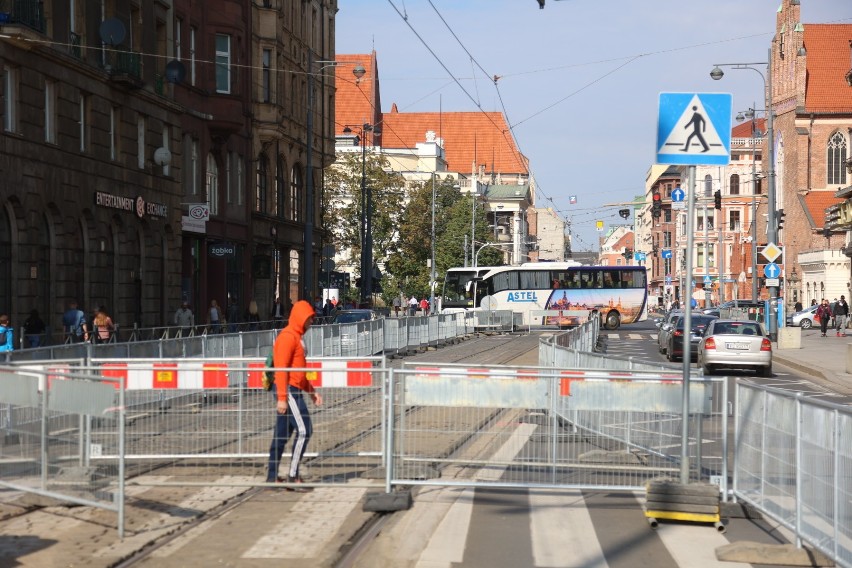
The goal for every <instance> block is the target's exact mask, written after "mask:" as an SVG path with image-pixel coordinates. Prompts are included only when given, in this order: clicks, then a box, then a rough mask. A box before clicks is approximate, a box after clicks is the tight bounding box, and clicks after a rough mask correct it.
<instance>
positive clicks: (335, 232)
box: [323, 153, 405, 277]
mask: <svg viewBox="0 0 852 568" xmlns="http://www.w3.org/2000/svg"><path fill="white" fill-rule="evenodd" d="M361 158H362V157H361V155H360V154H357V153H349V154H343V155H341V156H339V157H338V159H337V161H336V162H335V163H334V165H333V166H331V167H329V168H328V169H327V170H326V172H325V187H324V191H323V226H324V227H325V229H326V233H327V241H329V242H330V243H331V244H333V245H334V246H335V248H336V249H337V250H338V251H347V252H348V258H347V259H346V261H347V263H349V264H352V265H354V266H358V267H360V259H361V210H362V209H361V207H362V196H361V189H362V186H361V182H362V166H363V171H364V175H363V180H364V182H365V184H368V185H369V188H370V190H371V192H372V204H373V207H372V210H373V214H372V217H371V224H372V230H371V235H372V240H373V261H374V262H376V263H379V264H381V263H383V262H384V261H386V259H387V251H388V250H392V249H393V247H394V245H393V243H394V241H395V240H396V239H397V238H398V231H397V229H398V227H399V226H400V217H401V215H402V210H403V198H404V184H405V181H404V180H403V178H402V176H401V175H400V174H398V173H396V172H392V171H390V165H389V164H388V162H387V160H386V159H385V158H384V157H382V156H377V155H375V154H367V155H366V156H365V157H364V161H363V164H362V161H361ZM357 276H359V277H360V276H361V275H360V274H357Z"/></svg>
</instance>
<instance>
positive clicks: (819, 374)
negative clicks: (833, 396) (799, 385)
mask: <svg viewBox="0 0 852 568" xmlns="http://www.w3.org/2000/svg"><path fill="white" fill-rule="evenodd" d="M773 350H774V353H773V357H774V361H775V363H778V364H779V365H782V366H784V367H787V368H789V369H793V370H794V371H796V372H798V373H802V374H804V375H807V376H809V377H812V378H815V379H818V380H822V381H824V382H826V383H828V384H829V385H831V387H832V388H835V389H837V390H838V392H839V393H840V394H844V395H850V394H852V384H850V383H849V382H848V381H844V380H842V379H841V378H840V377H838V376H837V374H835V373H834V372H833V371H830V370H828V369H824V368H820V367H814V366H809V365H807V364H806V363H802V362H800V361H796V360H794V359H792V358H788V357H785V356H784V355H780V354H779V353H781V352H782V351H798V350H793V349H789V350H787V349H785V350H780V351H779V350H778V348H777V344H776V345H774V346H773Z"/></svg>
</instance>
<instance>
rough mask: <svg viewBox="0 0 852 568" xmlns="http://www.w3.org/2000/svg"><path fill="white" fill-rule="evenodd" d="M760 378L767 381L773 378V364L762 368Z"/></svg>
mask: <svg viewBox="0 0 852 568" xmlns="http://www.w3.org/2000/svg"><path fill="white" fill-rule="evenodd" d="M760 376H761V377H764V378H767V379H768V378H770V377H772V363H770V364H769V365H767V366H766V367H761V368H760Z"/></svg>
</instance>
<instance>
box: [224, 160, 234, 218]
mask: <svg viewBox="0 0 852 568" xmlns="http://www.w3.org/2000/svg"><path fill="white" fill-rule="evenodd" d="M235 157H236V156H235V154H234V153H233V152H228V157H227V158H225V203H227V204H228V205H231V204H233V203H234V178H233V175H234V169H233V163H234V161H235Z"/></svg>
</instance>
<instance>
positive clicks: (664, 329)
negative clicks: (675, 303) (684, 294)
mask: <svg viewBox="0 0 852 568" xmlns="http://www.w3.org/2000/svg"><path fill="white" fill-rule="evenodd" d="M682 315H683V312H682V311H681V310H672V311H670V312H669V313H667V314H666V315H665V317H663V319H662V320H660V322H659V325H658V326H657V327H658V328H659V330H660V331H658V332H657V349H659V350H660V353H663V354H665V352H666V348H667V347H668V345H669V333H671V330H672V326H673V325H674V324H675V322H676V321H677V318H679V317H680V316H682Z"/></svg>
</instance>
